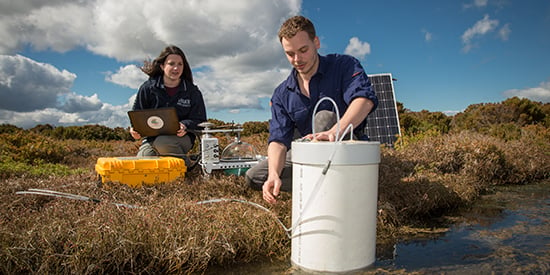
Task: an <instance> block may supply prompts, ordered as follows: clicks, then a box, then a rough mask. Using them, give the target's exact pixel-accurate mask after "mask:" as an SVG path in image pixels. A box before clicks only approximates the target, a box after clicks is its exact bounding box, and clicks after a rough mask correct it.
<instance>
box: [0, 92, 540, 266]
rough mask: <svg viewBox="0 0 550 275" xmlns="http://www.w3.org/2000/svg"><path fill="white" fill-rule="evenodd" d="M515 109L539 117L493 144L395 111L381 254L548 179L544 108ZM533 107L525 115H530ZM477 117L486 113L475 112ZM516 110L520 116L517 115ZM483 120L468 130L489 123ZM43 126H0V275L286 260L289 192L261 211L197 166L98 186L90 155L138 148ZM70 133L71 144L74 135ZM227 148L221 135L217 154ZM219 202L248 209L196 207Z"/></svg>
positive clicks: (238, 180) (252, 137) (234, 186)
mask: <svg viewBox="0 0 550 275" xmlns="http://www.w3.org/2000/svg"><path fill="white" fill-rule="evenodd" d="M519 103H521V104H519ZM519 103H518V104H519V105H520V106H524V107H525V106H526V105H529V104H534V105H535V107H536V106H538V107H539V108H538V109H540V110H545V111H544V112H543V113H544V114H545V116H543V117H542V118H541V117H540V116H527V115H524V116H523V117H527V118H526V119H523V120H522V122H521V123H519V122H517V121H516V122H514V121H510V120H505V121H498V122H495V123H497V124H499V125H513V127H508V128H506V129H512V128H513V132H514V133H513V134H506V135H501V134H502V133H504V132H505V131H504V132H503V131H500V132H499V131H493V130H491V131H485V130H487V129H488V128H491V129H497V128H498V127H497V126H495V125H497V124H490V125H491V126H490V127H489V126H487V125H484V127H482V129H485V130H482V131H470V130H467V129H459V128H456V127H458V126H456V125H459V124H460V123H459V122H457V120H461V119H464V118H465V117H470V115H471V114H470V113H466V114H462V115H461V116H456V117H454V118H452V119H449V118H448V117H442V116H440V115H439V114H435V115H430V114H429V113H427V112H424V113H422V112H421V113H412V112H407V111H406V110H402V111H401V119H408V118H407V117H416V118H417V119H409V124H407V125H408V126H407V127H406V128H403V132H404V133H405V135H404V136H403V137H401V138H400V139H399V141H398V143H397V146H396V148H395V149H389V148H382V160H381V163H380V170H379V172H380V175H379V201H378V205H379V207H378V224H377V233H378V234H377V235H378V243H379V244H380V245H384V244H386V243H391V242H392V241H394V240H395V238H397V237H399V236H402V235H403V234H407V233H410V232H411V231H412V232H414V231H415V229H416V230H418V231H421V232H425V231H426V230H428V231H429V230H430V228H426V227H427V226H429V224H431V222H433V221H434V220H436V219H440V218H442V217H444V216H445V215H448V214H449V213H452V211H453V210H455V209H457V208H459V207H461V206H467V205H469V204H470V203H471V202H473V201H474V200H475V199H476V198H477V197H478V196H479V195H480V194H483V192H490V190H491V188H492V187H493V186H495V185H504V184H527V183H530V182H534V181H539V180H545V179H548V178H549V176H550V145H549V142H548V140H550V131H549V128H548V121H549V119H548V118H549V112H548V108H546V109H544V107H545V106H546V105H540V104H537V103H529V102H527V103H529V104H527V103H526V102H524V101H519ZM511 105H512V106H517V105H514V104H511ZM491 106H492V105H491ZM502 106H504V107H502ZM529 106H530V105H529ZM499 107H502V108H505V109H506V110H508V111H509V110H510V108H511V107H510V106H509V104H507V103H506V102H505V103H503V104H500V105H499V104H495V106H493V107H492V108H491V113H493V111H494V110H496V109H499ZM531 107H532V106H531ZM535 107H532V108H527V107H525V108H523V109H522V110H524V111H525V110H527V111H529V112H534V113H538V111H536V110H538V109H537V108H535ZM472 108H473V107H472ZM473 109H476V108H473ZM481 109H483V108H481ZM512 109H514V108H512ZM476 110H477V111H476V113H477V114H478V115H479V116H483V112H482V111H483V110H481V111H479V109H476ZM514 110H515V109H514ZM533 110H535V111H533ZM519 113H520V114H519V115H518V116H517V117H521V116H522V115H521V114H522V113H521V112H519ZM474 117H475V116H474ZM529 117H531V118H529ZM418 118H426V119H418ZM482 118H483V117H478V118H477V120H476V119H467V120H465V121H468V123H474V122H475V121H487V120H488V119H482ZM515 118H516V117H512V118H510V119H515ZM535 118H536V119H535ZM464 123H465V122H464ZM222 124H223V123H222ZM266 125H267V124H266V123H265V122H260V123H248V124H245V126H246V127H245V128H246V129H247V131H249V133H246V135H244V133H243V137H242V140H243V141H245V142H248V143H250V144H252V145H254V146H255V147H256V149H257V150H258V153H259V154H263V155H265V154H266V141H267V133H266V132H265V130H262V129H264V127H265V126H266ZM452 125H455V126H452ZM468 125H470V124H468ZM470 126H471V125H470ZM470 126H468V127H470ZM446 127H448V128H446ZM476 127H477V126H476ZM476 127H472V128H473V129H477V128H476ZM487 127H488V128H487ZM41 128H42V131H37V128H35V129H34V130H32V129H31V130H22V129H19V128H17V127H13V126H10V125H3V126H2V127H0V160H1V162H0V180H1V182H0V184H1V185H2V188H1V191H0V199H1V209H2V211H0V245H1V248H2V250H1V252H0V273H3V274H16V273H41V274H43V273H46V274H47V273H55V274H59V273H61V274H65V273H77V274H104V273H109V274H111V273H144V274H149V273H155V274H158V273H190V272H201V271H204V270H206V269H207V268H208V266H211V265H219V266H226V265H232V264H243V263H249V262H253V261H261V260H283V259H288V258H289V255H290V240H289V238H288V237H287V235H286V234H285V231H284V229H283V228H282V226H281V224H279V222H278V221H277V220H280V222H282V224H284V225H286V226H287V227H290V225H291V224H290V222H291V219H290V214H291V204H292V201H291V194H288V193H283V194H282V195H281V198H280V200H279V201H280V203H278V204H276V205H267V204H266V203H265V202H264V201H263V200H262V198H261V194H260V193H259V192H257V191H253V190H251V189H250V188H248V186H246V184H245V182H244V179H243V177H238V176H234V175H225V174H224V173H223V172H221V171H215V172H214V173H213V174H212V175H211V176H210V177H204V176H203V174H202V172H201V171H200V169H199V168H197V167H196V168H195V169H192V170H191V171H189V172H188V173H187V174H186V175H185V177H184V178H180V179H178V180H176V181H174V182H171V183H164V184H158V185H154V186H145V187H142V188H131V187H129V186H126V185H124V184H116V183H109V184H105V185H103V186H102V187H99V186H98V175H97V174H96V173H95V171H94V165H95V162H96V160H97V158H98V157H108V156H128V155H134V154H135V153H136V151H137V145H138V142H134V141H129V140H124V139H118V138H112V139H108V140H101V139H100V138H90V139H75V138H74V136H73V137H72V138H63V136H62V135H61V136H55V137H54V136H52V134H51V133H53V132H56V131H55V128H50V127H41ZM92 128H93V127H92ZM71 129H73V128H71ZM411 129H414V131H412V130H411ZM77 130H78V129H77ZM104 130H105V129H103V130H102V131H104ZM57 132H61V133H65V132H66V131H60V130H58V131H57ZM68 132H70V133H71V135H75V133H77V132H78V131H72V130H71V131H68ZM68 132H67V133H68ZM410 132H414V134H408V133H410ZM86 133H89V131H86ZM106 133H107V134H106V136H120V135H110V134H109V133H108V131H107V132H106ZM76 136H82V135H79V134H76ZM87 136H90V134H87ZM92 136H93V135H92ZM231 141H232V140H231V139H230V138H224V136H223V135H221V136H220V144H221V145H222V146H225V145H227V144H228V143H230V142H231ZM196 150H197V148H195V149H194V152H195V153H196V152H197V151H196ZM29 188H42V189H51V190H57V191H62V192H67V193H72V194H79V195H84V196H87V197H90V198H94V199H97V200H98V201H100V202H93V201H77V200H70V199H65V198H55V197H46V196H37V195H18V194H16V192H17V191H21V190H27V189H29ZM219 198H228V199H234V200H242V201H248V202H250V203H240V202H236V201H218V202H212V203H205V204H198V202H202V201H208V200H212V199H219ZM116 203H124V204H127V205H132V206H139V208H128V207H121V206H117V205H115V204H116ZM252 203H256V204H259V205H263V206H265V207H267V208H269V211H265V210H262V209H260V208H258V207H255V206H254V205H252ZM434 231H436V232H440V231H441V229H434Z"/></svg>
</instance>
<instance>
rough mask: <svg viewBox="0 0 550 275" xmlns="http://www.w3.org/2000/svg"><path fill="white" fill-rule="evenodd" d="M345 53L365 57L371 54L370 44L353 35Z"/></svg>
mask: <svg viewBox="0 0 550 275" xmlns="http://www.w3.org/2000/svg"><path fill="white" fill-rule="evenodd" d="M344 53H345V54H349V55H352V56H355V57H356V58H358V59H364V58H365V55H367V54H370V44H369V43H368V42H361V40H359V38H357V37H352V38H350V40H349V44H348V46H347V47H346V50H345V51H344Z"/></svg>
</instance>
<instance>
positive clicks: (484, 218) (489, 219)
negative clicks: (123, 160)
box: [208, 181, 550, 274]
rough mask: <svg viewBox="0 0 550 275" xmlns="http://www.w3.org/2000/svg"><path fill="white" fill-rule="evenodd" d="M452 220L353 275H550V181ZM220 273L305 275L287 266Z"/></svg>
mask: <svg viewBox="0 0 550 275" xmlns="http://www.w3.org/2000/svg"><path fill="white" fill-rule="evenodd" d="M455 219H456V222H455V223H454V224H453V225H451V226H450V227H449V230H448V231H447V232H445V233H441V234H433V235H432V236H430V238H426V237H424V238H413V239H411V240H407V241H401V242H399V243H397V244H395V245H393V246H389V247H387V248H386V247H378V249H377V260H376V262H375V263H374V265H373V266H371V267H369V268H368V269H366V270H363V271H359V272H355V273H354V274H392V273H399V274H403V273H419V274H432V273H436V274H493V273H494V274H549V273H550V181H547V182H546V183H539V184H529V185H525V186H509V187H499V188H497V189H496V190H495V192H493V193H491V194H488V195H484V196H483V197H482V198H481V199H480V200H479V201H478V202H477V203H476V204H475V205H474V206H473V207H472V208H470V209H467V210H466V211H465V212H463V213H461V215H460V216H459V217H456V218H455ZM212 271H213V270H212ZM219 271H220V270H217V271H215V272H216V273H218V272H219ZM208 273H209V274H210V272H208ZM223 273H225V274H260V273H261V274H306V273H305V272H302V271H299V270H295V269H293V268H292V267H291V266H290V263H289V262H284V263H261V264H257V265H247V266H242V267H235V268H231V269H230V270H224V271H223Z"/></svg>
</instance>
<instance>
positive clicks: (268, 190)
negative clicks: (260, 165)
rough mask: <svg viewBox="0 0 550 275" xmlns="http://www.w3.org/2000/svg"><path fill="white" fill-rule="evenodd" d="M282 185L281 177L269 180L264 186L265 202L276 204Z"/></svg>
mask: <svg viewBox="0 0 550 275" xmlns="http://www.w3.org/2000/svg"><path fill="white" fill-rule="evenodd" d="M282 184H283V183H282V181H281V179H280V178H279V177H274V178H268V179H267V180H266V181H265V183H264V185H263V186H262V193H263V197H264V200H265V201H267V202H268V203H276V202H277V200H276V199H275V198H276V197H277V196H279V193H280V190H281V185H282Z"/></svg>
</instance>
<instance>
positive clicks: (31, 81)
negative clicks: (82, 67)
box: [0, 55, 76, 112]
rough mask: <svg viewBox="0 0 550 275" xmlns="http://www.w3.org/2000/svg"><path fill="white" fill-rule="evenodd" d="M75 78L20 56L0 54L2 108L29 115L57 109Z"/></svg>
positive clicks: (71, 74) (0, 99)
mask: <svg viewBox="0 0 550 275" xmlns="http://www.w3.org/2000/svg"><path fill="white" fill-rule="evenodd" d="M75 78H76V75H75V74H73V73H71V72H68V71H66V70H62V71H60V70H58V69H57V68H55V67H54V66H52V65H50V64H45V63H39V62H36V61H34V60H32V59H29V58H27V57H24V56H21V55H15V56H8V55H0V108H1V109H4V110H10V111H19V112H28V111H34V110H41V109H45V108H55V107H56V106H57V103H58V98H59V97H60V96H62V95H65V94H69V93H70V88H71V86H72V84H73V81H74V79H75Z"/></svg>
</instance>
